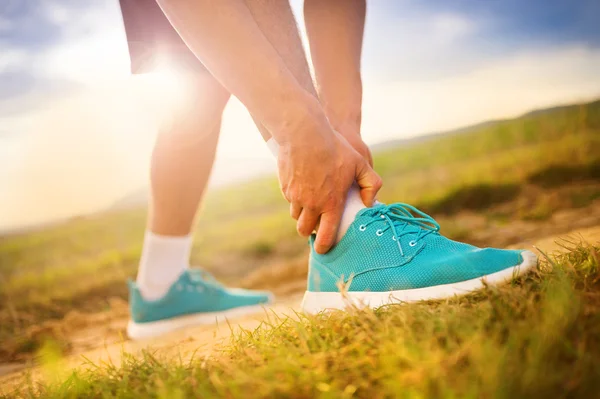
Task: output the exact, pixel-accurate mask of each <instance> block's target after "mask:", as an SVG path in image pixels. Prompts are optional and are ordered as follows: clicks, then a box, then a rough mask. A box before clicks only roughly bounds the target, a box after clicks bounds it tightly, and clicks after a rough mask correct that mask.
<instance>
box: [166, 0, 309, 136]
mask: <svg viewBox="0 0 600 399" xmlns="http://www.w3.org/2000/svg"><path fill="white" fill-rule="evenodd" d="M158 2H159V4H160V6H161V8H162V9H163V11H164V12H165V14H166V15H167V17H168V18H169V20H170V21H171V23H172V24H173V26H174V27H175V29H176V30H177V31H178V32H179V34H180V35H181V37H182V38H183V40H184V41H185V42H186V44H187V45H188V46H189V47H190V49H191V50H192V51H193V52H194V54H195V55H196V56H197V57H198V58H199V59H201V61H202V62H203V63H204V65H205V66H206V67H207V68H208V69H209V70H210V72H211V73H212V74H213V75H214V76H215V77H216V78H217V80H219V82H221V84H222V85H223V86H224V87H225V88H227V90H229V91H230V92H231V93H232V94H234V95H235V96H237V97H238V98H239V99H240V100H241V101H242V102H243V103H244V105H246V107H247V108H248V109H249V111H250V112H251V113H252V114H253V115H254V116H256V117H257V118H258V119H259V120H260V121H261V122H262V123H263V124H264V125H265V126H266V127H267V129H268V130H269V131H270V132H271V133H272V134H273V136H274V137H275V139H276V140H277V141H278V142H280V143H282V144H283V143H286V142H288V141H289V140H291V139H293V137H291V136H292V135H293V130H294V129H293V127H294V125H295V124H297V123H301V122H300V121H301V120H302V119H303V118H306V115H307V114H311V113H313V114H314V113H315V112H316V113H318V112H320V111H319V110H320V106H319V104H318V101H317V100H316V99H315V98H314V96H312V95H311V94H310V93H308V92H307V91H306V90H304V89H303V88H302V86H301V85H300V84H299V83H298V82H297V80H296V79H295V78H294V76H293V74H292V73H291V72H290V71H289V70H288V68H287V66H286V65H285V63H284V62H283V60H282V59H281V57H280V56H279V54H278V53H277V51H276V50H275V49H274V48H273V46H272V45H271V44H270V42H269V41H268V40H267V39H266V38H265V37H264V35H263V33H262V32H261V30H260V29H259V27H258V26H257V25H256V23H255V21H254V19H253V17H252V14H251V13H250V11H249V10H248V8H247V6H246V4H245V3H244V1H243V0H220V1H216V0H213V1H210V0H194V1H190V0H158Z"/></svg>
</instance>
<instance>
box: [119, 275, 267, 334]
mask: <svg viewBox="0 0 600 399" xmlns="http://www.w3.org/2000/svg"><path fill="white" fill-rule="evenodd" d="M272 301H273V296H272V294H270V293H268V292H261V291H249V290H243V289H239V288H225V287H223V286H222V285H221V284H219V283H218V282H217V281H216V280H215V279H214V278H213V277H212V276H211V275H210V274H209V273H207V272H205V271H203V270H199V269H188V270H186V271H185V272H184V273H183V274H182V275H181V276H180V277H179V279H178V280H177V281H176V282H175V283H174V284H173V285H172V286H171V288H170V289H169V291H168V292H167V293H166V294H165V296H163V297H162V298H160V299H157V300H154V301H147V300H145V299H144V298H143V297H142V295H141V294H140V291H139V288H138V287H137V285H136V283H135V282H133V281H129V307H130V311H131V320H130V321H129V324H128V325H127V335H128V336H129V337H130V338H131V339H143V338H150V337H155V336H159V335H162V334H165V333H167V332H170V331H174V330H177V329H180V328H185V327H190V326H195V325H202V324H214V323H215V322H217V321H221V320H224V319H226V318H231V317H238V316H242V315H244V314H248V313H254V312H257V311H260V310H261V308H262V305H265V304H268V303H271V302H272Z"/></svg>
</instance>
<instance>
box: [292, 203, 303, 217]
mask: <svg viewBox="0 0 600 399" xmlns="http://www.w3.org/2000/svg"><path fill="white" fill-rule="evenodd" d="M301 213H302V207H301V206H300V205H299V204H297V203H291V204H290V216H291V217H292V218H293V219H294V220H298V218H299V217H300V214H301Z"/></svg>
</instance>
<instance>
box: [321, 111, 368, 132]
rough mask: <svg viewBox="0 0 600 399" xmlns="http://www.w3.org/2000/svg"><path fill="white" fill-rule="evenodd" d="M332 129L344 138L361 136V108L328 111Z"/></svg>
mask: <svg viewBox="0 0 600 399" xmlns="http://www.w3.org/2000/svg"><path fill="white" fill-rule="evenodd" d="M327 118H328V119H329V123H330V124H331V127H332V128H333V129H334V130H335V131H337V132H338V133H340V134H341V135H343V136H351V135H352V136H360V125H361V120H362V113H361V111H360V108H358V109H356V108H346V109H344V110H343V111H337V112H336V111H327Z"/></svg>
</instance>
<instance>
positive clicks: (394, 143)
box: [371, 99, 600, 152]
mask: <svg viewBox="0 0 600 399" xmlns="http://www.w3.org/2000/svg"><path fill="white" fill-rule="evenodd" d="M585 104H586V105H588V106H591V107H598V106H600V99H598V100H595V101H591V102H588V103H585ZM581 105H582V104H568V105H557V106H555V107H549V108H541V109H536V110H533V111H529V112H527V113H524V114H522V115H520V116H518V117H516V118H509V119H494V120H490V121H486V122H481V123H477V124H475V125H469V126H465V127H461V128H458V129H453V130H445V131H442V132H431V133H424V134H419V135H417V136H414V137H410V138H407V139H397V140H388V141H384V142H382V143H377V144H374V145H372V146H371V151H372V152H377V151H383V150H389V149H394V148H396V147H407V146H410V145H414V144H420V143H423V142H426V141H429V140H434V139H436V138H438V137H440V136H445V137H448V136H452V135H461V134H466V133H472V132H474V131H477V130H483V128H486V127H489V126H492V125H495V124H498V123H501V122H507V121H511V120H516V119H520V118H528V117H531V116H540V115H547V114H551V113H555V112H560V111H571V110H575V109H577V108H578V107H580V106H581Z"/></svg>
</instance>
